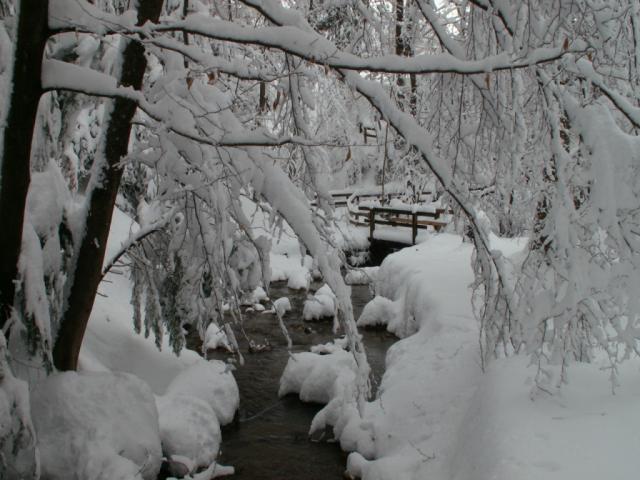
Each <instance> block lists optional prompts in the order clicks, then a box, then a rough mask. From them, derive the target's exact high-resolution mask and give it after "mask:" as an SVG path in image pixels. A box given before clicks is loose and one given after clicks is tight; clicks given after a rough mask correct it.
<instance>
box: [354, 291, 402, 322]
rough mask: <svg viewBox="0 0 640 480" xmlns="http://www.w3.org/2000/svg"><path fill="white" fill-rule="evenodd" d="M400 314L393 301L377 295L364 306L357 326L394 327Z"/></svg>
mask: <svg viewBox="0 0 640 480" xmlns="http://www.w3.org/2000/svg"><path fill="white" fill-rule="evenodd" d="M398 314H399V312H398V308H397V305H396V304H395V303H394V302H393V301H392V300H389V299H388V298H385V297H381V296H380V295H377V296H375V297H374V298H373V299H372V300H370V301H369V303H367V304H366V305H365V306H364V308H363V309H362V313H361V314H360V318H358V322H357V325H358V327H375V326H379V325H383V326H389V325H393V323H394V321H395V320H396V318H398V316H399V315H398Z"/></svg>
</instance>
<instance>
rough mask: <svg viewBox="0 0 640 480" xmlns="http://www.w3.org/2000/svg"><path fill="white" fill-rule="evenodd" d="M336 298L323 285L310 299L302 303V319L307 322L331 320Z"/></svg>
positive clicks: (333, 314)
mask: <svg viewBox="0 0 640 480" xmlns="http://www.w3.org/2000/svg"><path fill="white" fill-rule="evenodd" d="M336 308H337V302H336V296H335V295H334V294H333V292H332V291H331V288H329V286H328V285H326V284H325V285H323V286H322V287H321V288H320V289H318V291H317V292H316V293H315V294H314V295H313V296H311V297H309V298H307V300H305V302H304V307H303V309H302V318H304V319H305V320H307V321H310V320H320V319H322V318H332V317H333V316H335V314H336Z"/></svg>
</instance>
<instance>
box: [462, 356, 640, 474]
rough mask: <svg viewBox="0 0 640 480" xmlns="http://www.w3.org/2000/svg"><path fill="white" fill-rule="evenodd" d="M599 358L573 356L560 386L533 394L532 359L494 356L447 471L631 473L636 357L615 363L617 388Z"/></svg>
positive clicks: (639, 441)
mask: <svg viewBox="0 0 640 480" xmlns="http://www.w3.org/2000/svg"><path fill="white" fill-rule="evenodd" d="M604 365H606V362H602V363H601V362H595V364H574V365H572V366H571V369H570V373H569V375H570V379H569V383H568V384H567V385H563V386H562V388H561V390H560V391H556V390H555V389H554V391H553V392H552V393H551V394H548V393H545V392H537V393H535V394H534V395H533V396H532V379H533V377H534V376H535V374H536V371H535V370H536V369H535V366H530V365H528V362H527V359H525V358H510V359H506V360H505V359H502V360H499V361H497V362H495V364H493V365H492V366H491V367H490V368H489V370H488V371H487V373H486V374H485V375H484V377H483V379H482V382H481V384H480V386H479V388H478V390H477V391H476V392H475V395H474V397H473V398H472V400H471V402H470V403H471V406H470V408H469V410H468V411H467V413H466V416H465V418H464V420H463V428H462V429H461V430H460V432H459V433H458V438H457V443H456V453H455V456H454V462H453V463H454V465H455V468H454V469H453V471H452V478H454V479H456V480H462V479H472V478H492V479H493V478H495V479H497V480H501V479H513V480H534V479H540V478H544V479H545V480H565V479H571V480H574V479H576V480H578V479H581V480H582V479H599V478H611V479H614V478H615V479H627V478H637V477H638V471H639V469H640V459H638V455H637V452H638V449H639V448H640V434H639V433H638V425H640V409H639V408H638V402H639V401H640V382H639V381H638V368H639V367H640V362H638V360H637V359H635V360H634V361H631V362H628V363H625V364H623V365H621V366H620V387H618V388H617V389H616V393H615V395H614V394H612V392H611V385H610V382H609V379H608V376H607V375H606V374H603V372H602V371H601V369H600V367H601V366H604ZM487 452H490V455H487Z"/></svg>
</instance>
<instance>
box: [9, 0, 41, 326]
mask: <svg viewBox="0 0 640 480" xmlns="http://www.w3.org/2000/svg"><path fill="white" fill-rule="evenodd" d="M47 15H48V1H46V0H21V2H20V13H19V18H18V29H17V32H16V45H15V58H14V61H13V75H12V84H13V91H12V93H11V97H10V98H9V99H8V101H9V102H10V104H9V111H8V112H7V119H6V124H5V125H4V126H3V131H2V135H3V137H4V139H3V140H4V142H3V151H2V172H1V173H0V175H2V176H1V177H0V229H1V233H0V328H2V327H4V325H5V323H6V322H7V320H8V319H9V317H10V315H11V309H12V306H13V300H14V295H15V281H16V279H17V276H18V259H19V257H20V248H21V245H22V227H23V224H24V213H25V212H24V210H25V206H26V200H27V192H28V191H29V182H30V180H31V175H30V159H31V141H32V137H33V129H34V126H35V122H36V115H37V113H38V102H39V100H40V96H41V94H42V89H41V83H40V82H41V79H40V76H41V73H42V54H43V51H44V46H45V43H46V41H47V37H48V35H49V32H48V27H47ZM4 100H5V101H7V99H4Z"/></svg>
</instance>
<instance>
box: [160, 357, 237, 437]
mask: <svg viewBox="0 0 640 480" xmlns="http://www.w3.org/2000/svg"><path fill="white" fill-rule="evenodd" d="M231 368H232V367H231V366H230V365H227V364H226V363H224V362H221V361H219V360H209V361H204V360H202V361H200V362H198V363H196V364H194V365H192V366H191V367H189V368H187V369H185V370H183V371H182V372H181V373H180V374H179V375H178V376H176V378H174V379H173V381H172V382H171V384H170V385H169V387H168V388H167V393H166V395H167V396H189V397H194V398H198V399H200V400H202V401H203V402H205V403H206V404H207V405H209V406H210V407H211V408H212V409H213V411H214V412H215V414H216V416H217V417H218V420H219V421H220V424H221V425H226V424H227V423H229V422H231V420H233V416H234V415H235V412H236V410H237V409H238V405H239V402H240V396H239V392H238V385H237V384H236V381H235V379H234V378H233V374H232V373H231Z"/></svg>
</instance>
